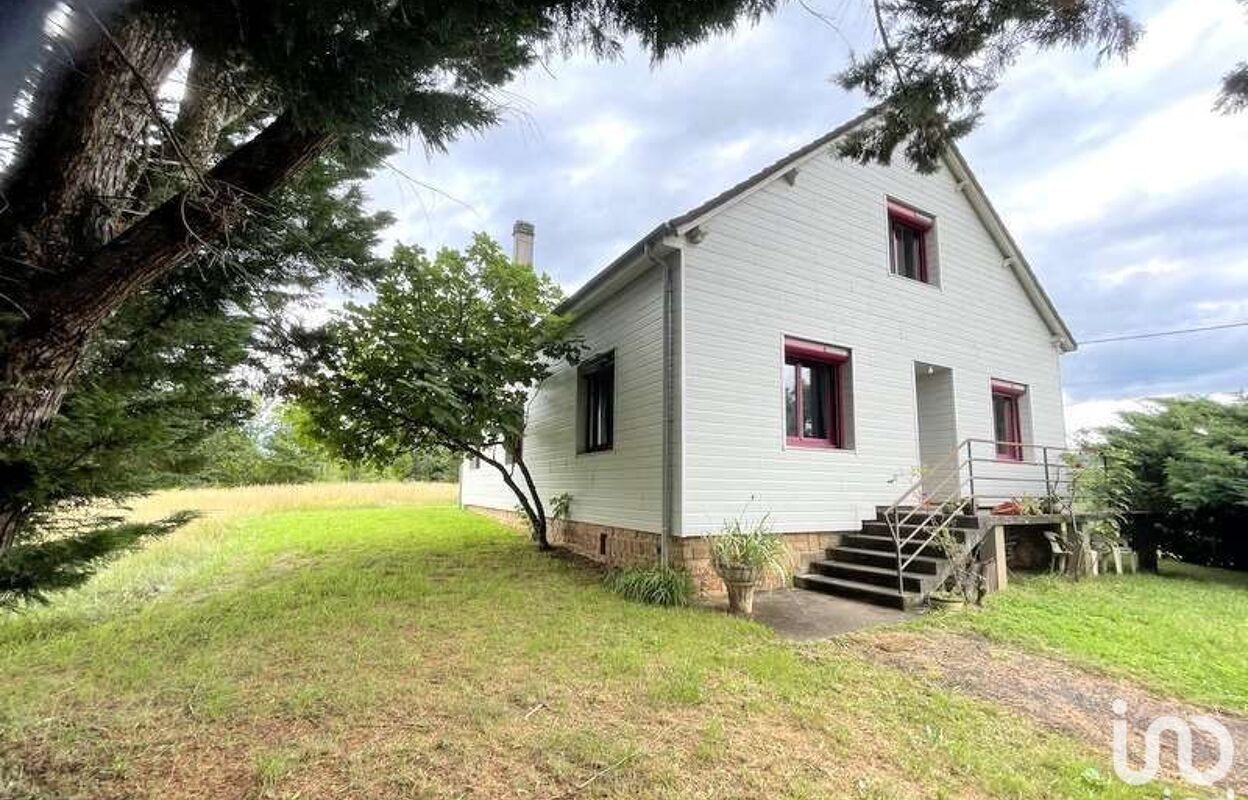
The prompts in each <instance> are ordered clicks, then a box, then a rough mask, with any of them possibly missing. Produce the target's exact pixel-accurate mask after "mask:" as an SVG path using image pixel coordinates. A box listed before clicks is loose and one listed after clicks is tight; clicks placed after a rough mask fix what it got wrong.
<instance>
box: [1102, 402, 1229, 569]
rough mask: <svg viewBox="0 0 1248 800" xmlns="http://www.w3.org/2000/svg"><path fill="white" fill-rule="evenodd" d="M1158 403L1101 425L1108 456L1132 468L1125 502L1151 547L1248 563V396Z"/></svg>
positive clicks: (1190, 557) (1217, 561) (1207, 560)
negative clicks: (1138, 518)
mask: <svg viewBox="0 0 1248 800" xmlns="http://www.w3.org/2000/svg"><path fill="white" fill-rule="evenodd" d="M1153 406H1154V407H1153V408H1152V409H1150V410H1147V411H1130V412H1125V413H1123V414H1122V415H1121V418H1122V422H1121V423H1120V424H1118V425H1114V426H1110V427H1107V428H1103V429H1102V430H1101V431H1100V434H1101V435H1102V436H1103V437H1104V439H1105V446H1104V452H1105V454H1106V457H1107V458H1108V459H1110V460H1111V461H1113V462H1117V463H1121V464H1123V465H1124V466H1125V467H1126V469H1127V470H1129V472H1130V473H1131V480H1130V481H1127V482H1124V483H1125V485H1126V487H1127V492H1128V494H1127V497H1126V498H1125V505H1126V506H1127V507H1128V508H1130V509H1132V510H1133V511H1136V512H1140V513H1142V514H1143V515H1145V516H1144V518H1143V519H1142V520H1141V523H1142V525H1143V526H1144V530H1145V532H1146V533H1150V534H1152V537H1151V538H1152V539H1153V541H1152V542H1150V547H1151V546H1152V545H1156V546H1158V547H1160V548H1161V549H1163V550H1165V551H1167V552H1170V553H1173V554H1175V555H1178V556H1179V557H1181V558H1183V559H1184V560H1185V561H1192V562H1194V563H1200V564H1207V565H1212V566H1222V567H1229V568H1232V569H1248V537H1246V536H1245V535H1244V533H1243V532H1244V530H1246V529H1248V397H1245V396H1242V395H1241V396H1239V397H1236V398H1234V399H1233V400H1232V401H1230V402H1226V403H1222V402H1218V401H1215V400H1211V399H1208V398H1166V399H1160V400H1154V401H1153ZM1138 530H1140V528H1138V527H1137V531H1138Z"/></svg>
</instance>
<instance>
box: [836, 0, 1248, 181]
mask: <svg viewBox="0 0 1248 800" xmlns="http://www.w3.org/2000/svg"><path fill="white" fill-rule="evenodd" d="M872 2H873V5H874V10H875V17H876V25H877V29H878V32H879V36H880V40H881V43H880V46H879V47H877V48H876V49H874V50H872V51H871V52H869V53H867V54H866V55H865V56H863V57H861V58H854V59H853V60H852V62H851V64H850V66H849V67H848V68H847V69H846V70H845V71H844V72H842V73H841V75H840V76H839V81H840V83H841V85H842V86H843V87H845V88H846V89H851V90H852V89H861V90H862V91H863V92H864V93H865V94H866V95H867V97H869V98H870V99H871V100H873V101H875V102H877V103H878V106H877V108H878V112H879V113H878V114H876V115H875V116H874V117H873V118H871V119H870V120H868V121H867V122H866V123H865V124H864V125H862V126H860V127H859V128H858V129H856V130H855V131H854V132H853V133H851V134H850V135H849V136H847V137H846V139H845V141H844V142H843V144H842V145H841V152H842V154H843V155H846V156H848V157H851V158H854V159H856V160H858V161H861V162H863V163H867V162H871V161H878V162H880V163H883V164H887V163H889V161H890V160H891V159H892V157H893V154H894V152H895V151H896V149H897V148H898V147H903V150H904V152H905V155H906V157H907V158H908V159H909V160H910V161H911V162H912V163H913V164H915V166H916V167H917V168H918V169H919V170H920V171H924V172H930V171H933V170H935V169H937V168H938V166H939V164H940V158H941V155H942V154H943V152H944V150H945V148H946V147H947V146H948V145H949V144H950V143H951V142H953V141H954V140H956V139H958V138H960V137H962V136H965V135H966V134H968V133H969V132H970V131H971V130H972V129H974V127H975V125H976V124H977V123H978V122H979V119H980V116H981V113H980V109H981V106H982V104H983V101H984V99H985V98H986V97H987V96H988V94H989V93H991V92H992V90H993V89H995V88H996V85H997V81H998V79H999V78H1000V76H1001V74H1002V73H1003V72H1004V71H1005V70H1006V69H1008V68H1009V67H1010V66H1011V65H1012V64H1013V63H1014V61H1015V60H1016V59H1017V58H1018V56H1019V55H1020V54H1021V53H1022V52H1023V51H1024V50H1026V49H1028V48H1033V47H1034V48H1039V49H1051V48H1056V47H1076V48H1081V47H1086V46H1093V47H1095V48H1096V49H1097V55H1098V58H1099V59H1108V58H1123V57H1126V55H1127V53H1129V52H1130V50H1131V49H1132V47H1134V45H1135V43H1136V41H1137V40H1138V39H1139V36H1140V30H1141V29H1140V26H1139V24H1138V23H1136V22H1135V21H1134V20H1133V19H1132V18H1131V17H1130V16H1129V15H1128V14H1127V13H1126V12H1124V11H1123V9H1122V7H1123V2H1122V0H1066V1H1064V2H1058V1H1057V0H957V1H956V2H945V1H944V0H872ZM1245 2H1248V0H1245ZM1246 107H1248V62H1242V63H1240V64H1239V65H1238V66H1236V67H1235V68H1234V69H1232V70H1231V71H1230V72H1229V73H1228V74H1227V75H1226V76H1225V78H1224V80H1223V83H1222V93H1221V96H1220V98H1219V100H1218V102H1217V105H1216V108H1217V109H1218V110H1221V111H1223V112H1225V113H1231V112H1235V111H1240V110H1243V109H1244V108H1246Z"/></svg>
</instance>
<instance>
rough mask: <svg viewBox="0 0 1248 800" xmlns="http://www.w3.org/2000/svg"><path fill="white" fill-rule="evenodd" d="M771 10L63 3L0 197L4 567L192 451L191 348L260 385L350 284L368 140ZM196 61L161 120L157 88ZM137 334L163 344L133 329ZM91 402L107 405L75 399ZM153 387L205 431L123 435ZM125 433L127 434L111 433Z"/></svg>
mask: <svg viewBox="0 0 1248 800" xmlns="http://www.w3.org/2000/svg"><path fill="white" fill-rule="evenodd" d="M773 2H774V0H694V1H693V2H686V3H680V4H671V3H666V2H659V0H641V2H635V1H634V0H629V2H623V0H605V2H575V0H558V1H555V0H526V1H525V2H520V3H519V4H517V3H515V2H497V1H496V0H481V1H480V2H459V1H458V0H457V1H456V2H442V3H433V4H429V3H423V2H422V3H417V2H414V0H385V1H384V2H383V1H381V0H302V2H300V3H298V4H297V13H292V9H293V8H294V6H292V5H291V4H290V3H288V2H283V1H279V0H250V1H249V2H246V3H239V2H236V0H130V2H121V1H120V0H119V1H118V2H114V3H111V4H109V3H74V4H68V5H65V4H61V5H60V8H61V9H62V10H63V11H65V12H66V13H65V16H64V21H63V28H64V29H65V31H66V33H65V34H64V35H62V36H60V37H59V40H58V41H57V42H55V43H51V46H49V47H45V48H42V49H41V52H42V53H43V56H42V61H40V62H39V63H35V64H32V65H31V72H30V73H29V75H30V84H31V86H30V88H31V95H32V97H33V101H32V103H31V104H30V107H31V109H32V110H31V113H30V114H29V115H28V116H26V117H24V118H23V119H22V122H21V124H20V130H19V137H18V146H17V149H16V151H15V156H14V159H13V161H12V163H11V164H10V165H9V166H8V169H7V171H6V173H5V174H4V175H3V181H2V185H0V478H3V480H0V558H4V557H5V555H4V554H5V553H6V552H7V551H9V550H10V549H11V548H12V547H14V546H15V545H16V544H18V543H19V542H22V541H29V542H32V543H34V542H36V541H42V540H43V538H44V535H45V533H46V531H45V530H44V529H43V528H41V527H40V526H41V525H46V524H47V523H48V522H49V521H50V520H51V518H52V512H53V511H54V510H55V508H57V507H62V506H64V505H65V504H66V503H69V504H75V503H76V504H80V505H81V504H84V503H86V502H87V501H88V500H89V499H90V498H92V497H96V496H101V495H107V494H110V493H111V494H117V493H121V492H123V487H127V490H137V488H138V487H140V486H141V485H151V482H152V480H153V479H154V478H153V476H152V475H151V474H148V473H146V472H143V471H144V470H146V469H147V468H148V465H149V462H148V461H146V460H145V457H143V458H139V457H136V458H134V459H133V464H134V465H135V466H134V469H136V470H139V473H136V474H141V476H142V479H141V480H140V479H138V478H137V477H136V478H135V479H133V480H132V479H131V476H129V475H127V474H124V472H125V470H126V469H129V468H130V466H131V463H132V462H131V460H129V457H127V458H125V459H123V458H122V456H121V454H122V453H123V452H124V450H125V448H126V447H127V446H130V444H133V445H134V447H135V450H134V452H138V451H148V450H152V449H156V446H157V443H158V442H161V441H164V442H165V443H166V446H165V450H166V453H171V452H190V451H191V449H193V448H191V449H183V448H184V447H186V448H190V446H191V445H192V444H193V441H192V439H193V438H195V437H198V438H200V439H202V437H203V436H206V435H207V434H208V432H209V431H210V430H211V429H212V427H213V424H206V423H211V421H212V420H213V419H214V418H215V415H217V414H218V413H219V409H218V410H210V409H211V407H214V406H216V405H217V404H225V402H226V398H225V395H226V394H229V392H230V391H232V390H231V389H230V388H229V387H228V386H227V385H226V384H227V383H228V381H226V380H225V379H224V377H223V376H227V375H230V374H232V373H231V369H232V367H231V368H229V369H227V368H226V362H225V360H224V358H223V357H222V358H215V359H211V360H210V361H209V364H210V365H211V366H212V370H211V372H212V375H211V376H209V375H208V374H207V373H204V374H203V375H202V376H201V377H200V378H196V381H198V382H199V385H200V389H203V390H204V391H202V392H201V391H199V390H195V391H190V390H189V389H187V387H186V386H183V385H181V384H180V383H179V382H178V380H179V379H177V378H174V377H170V376H171V374H172V373H176V372H178V371H179V370H183V369H193V366H194V365H193V364H190V363H189V361H190V359H191V358H192V357H193V355H194V353H195V352H196V350H197V349H199V348H203V347H207V348H209V349H214V350H219V351H220V354H221V355H222V356H224V354H225V353H226V343H227V340H229V339H230V337H233V336H236V335H242V334H241V333H240V331H241V329H242V327H246V326H250V333H248V334H247V335H246V347H244V348H241V349H238V350H235V351H231V355H230V357H231V358H235V359H236V360H237V364H246V363H249V362H250V363H252V366H258V367H260V369H261V370H262V371H263V370H265V369H267V363H266V362H263V361H260V362H255V361H254V358H255V356H256V355H257V353H258V352H260V351H261V349H262V348H269V349H270V350H280V349H285V337H286V333H287V332H286V331H285V330H283V329H282V328H281V326H279V325H276V324H275V320H277V319H280V311H281V309H282V308H283V307H284V305H285V303H287V302H289V300H290V299H291V293H292V291H293V292H295V293H298V292H299V291H306V289H307V288H308V287H309V286H312V285H315V283H316V282H318V281H320V280H324V279H325V278H326V277H328V276H332V277H334V278H335V279H340V280H343V281H345V282H347V283H351V282H352V281H355V280H357V279H366V278H365V277H364V276H366V274H367V273H368V271H369V269H371V268H372V267H374V266H376V265H377V262H375V260H373V259H372V258H371V256H370V255H369V249H370V248H371V241H370V240H369V235H370V231H372V230H373V229H374V228H375V226H376V223H377V221H378V220H377V218H376V217H370V216H369V215H367V214H364V213H363V212H362V211H360V210H359V195H358V190H355V193H354V194H353V193H352V191H351V190H348V191H346V192H343V191H340V190H341V189H342V187H343V181H349V180H351V178H350V177H349V175H350V174H351V173H352V172H354V171H358V170H361V169H363V170H367V169H369V168H371V167H374V166H376V165H377V164H378V163H379V162H380V160H381V158H382V157H384V155H385V154H386V153H387V152H389V146H388V145H382V144H380V141H382V140H389V139H391V138H393V137H395V136H398V135H405V134H414V135H416V136H418V137H419V138H420V139H421V140H422V141H423V142H424V143H425V145H426V146H428V147H430V148H434V149H436V148H440V147H444V146H445V145H446V143H447V142H449V141H450V140H451V139H453V138H454V137H455V136H456V135H458V134H460V133H462V132H465V131H471V130H479V129H481V128H484V127H486V126H488V125H490V124H492V123H494V122H495V121H496V120H497V119H498V118H499V117H500V115H501V114H502V113H503V111H504V108H503V107H502V106H501V105H500V104H499V103H498V101H497V100H496V98H495V97H494V96H493V95H492V93H491V92H492V90H493V89H494V88H496V87H500V86H502V85H504V84H505V83H506V82H507V81H508V80H510V79H511V78H512V77H513V76H514V75H515V74H517V72H518V71H519V70H521V69H523V68H525V67H527V66H529V65H530V64H532V63H534V62H535V61H536V60H537V59H538V58H540V57H541V56H542V55H543V54H544V53H547V52H549V51H551V50H555V49H559V48H563V49H572V48H585V49H588V50H589V51H591V52H593V53H594V54H596V55H598V56H603V57H606V56H610V55H612V54H614V53H615V52H616V51H617V50H618V40H619V39H620V38H621V37H623V36H627V35H635V36H637V37H638V38H639V39H640V40H641V41H642V42H643V43H644V45H645V46H647V47H648V48H649V50H650V52H651V53H653V55H654V56H655V58H661V57H663V56H665V55H667V54H669V53H671V52H675V51H678V50H680V49H681V48H683V47H685V46H687V45H689V44H691V43H694V42H696V41H699V40H701V39H703V38H705V37H706V36H707V35H709V34H711V33H714V32H718V31H724V30H728V29H730V28H731V27H732V26H733V25H734V24H735V23H736V21H737V20H738V19H741V18H750V17H757V16H758V15H760V14H762V13H764V12H767V11H769V10H770V9H771V8H772V5H773ZM52 5H53V4H50V3H44V7H45V8H50V7H51V6H52ZM105 8H110V9H112V10H113V12H114V13H112V14H106V13H105V11H104V9H105ZM188 53H189V54H190V56H191V64H190V72H189V75H188V78H187V81H186V87H185V88H186V92H185V95H184V97H183V98H182V101H181V102H180V103H179V104H178V105H177V108H176V112H174V113H169V110H168V109H165V108H164V107H163V106H162V105H161V104H160V101H159V99H158V97H157V94H156V89H157V87H159V86H161V85H162V84H163V83H164V82H165V81H166V80H167V79H168V78H169V77H170V76H171V75H172V74H173V71H174V69H175V67H176V65H177V64H178V63H179V62H180V60H181V59H182V58H183V57H185V56H186V55H187V54H188ZM292 181H294V182H295V183H294V184H293V185H292ZM299 181H302V184H300V183H299ZM318 181H321V185H320V187H319V189H318V186H317V185H316V184H317V182H318ZM305 201H306V202H305ZM331 223H332V224H331ZM353 248H354V249H355V253H354V255H353V254H351V253H350V252H348V251H350V250H352V249H353ZM175 299H176V301H175ZM130 315H134V317H133V318H130ZM145 315H146V316H149V318H151V319H155V320H158V321H159V322H160V324H159V325H158V326H157V330H158V333H156V334H155V335H157V336H158V337H162V338H160V339H159V340H158V341H154V342H149V341H148V339H147V337H148V335H149V334H148V332H147V331H145V330H144V329H143V328H142V327H141V326H136V325H134V324H133V319H137V318H139V317H143V316H145ZM151 315H154V316H151ZM127 319H129V320H130V321H127ZM175 330H177V331H179V333H177V334H176V337H183V336H189V337H192V338H186V339H183V338H176V337H175V334H174V331H175ZM163 337H168V338H163ZM194 337H200V338H194ZM121 352H129V353H130V354H132V355H136V357H138V355H141V356H142V357H143V358H144V359H145V362H144V364H143V365H142V367H139V366H138V365H135V366H134V370H135V371H132V372H128V373H126V375H125V376H124V378H118V379H116V381H117V382H116V383H114V382H113V381H114V379H113V378H112V377H110V376H109V375H108V371H109V370H117V369H121V366H119V365H118V364H117V363H114V362H111V361H110V360H109V358H108V357H106V356H105V355H100V354H106V353H113V354H114V355H115V354H116V353H121ZM240 353H245V355H240ZM140 376H142V380H139V377H140ZM101 379H102V380H103V383H102V384H101V383H99V381H100V380H101ZM209 384H212V387H211V391H208V390H209V388H210V387H209ZM106 385H112V386H113V387H114V389H115V391H116V392H117V394H115V395H114V396H112V397H111V398H110V399H108V400H104V399H102V398H100V399H99V400H98V403H94V402H88V399H87V396H86V394H83V395H82V396H81V397H80V398H79V399H78V400H75V399H74V396H75V393H76V392H83V393H92V392H94V393H98V392H99V391H103V389H102V388H101V387H102V386H106ZM154 390H160V391H165V390H167V391H168V393H169V397H181V398H183V399H184V400H187V399H189V398H191V397H199V398H201V399H202V400H203V401H204V402H205V403H207V405H206V406H201V409H209V410H203V413H200V414H199V416H198V420H199V421H198V423H195V422H193V420H192V418H191V417H190V416H187V417H185V418H178V417H176V416H161V415H160V414H159V413H156V412H155V411H153V412H152V413H151V414H148V415H146V416H141V417H135V416H133V415H134V413H135V411H136V409H137V408H143V409H154V408H155V404H153V403H151V402H146V403H145V402H144V401H143V399H142V398H143V397H144V396H145V395H147V394H151V393H153V391H154ZM210 395H211V400H210V399H209V398H210ZM234 399H235V400H237V399H238V397H237V393H235V396H234ZM100 404H102V405H103V406H106V407H108V408H109V409H111V411H110V414H111V416H109V415H105V414H103V413H102V412H100V411H98V410H97V405H100ZM63 406H64V408H63ZM221 407H222V408H223V407H224V406H223V405H221ZM220 413H224V412H220ZM121 416H127V417H133V418H132V419H127V421H126V422H125V430H126V432H125V433H123V432H122V430H123V428H122V427H118V426H116V425H113V423H112V422H111V421H110V420H114V421H115V420H117V419H120V417H121ZM141 419H142V420H146V422H144V423H142V424H140V420H141ZM178 419H181V421H178V422H174V420H178ZM162 420H165V421H167V422H168V424H167V425H165V424H164V423H162ZM97 423H98V424H97ZM162 425H164V428H163V432H161V433H160V434H159V435H158V436H155V437H148V438H144V437H145V436H146V434H142V433H141V431H152V432H155V431H157V430H158V429H162ZM145 426H146V427H145ZM67 438H68V439H72V440H74V441H75V442H78V443H79V444H82V445H83V446H84V447H86V449H87V450H89V451H90V453H92V454H99V453H102V452H106V451H107V452H112V453H114V457H112V458H110V459H98V460H97V459H96V458H95V457H94V456H91V457H86V456H84V457H83V459H82V460H81V461H79V462H76V463H77V466H78V467H79V469H80V474H79V477H78V479H77V480H78V483H77V484H76V485H71V482H69V481H68V480H62V479H61V478H58V477H56V476H55V475H54V474H53V473H52V472H51V470H53V469H54V467H53V466H51V465H53V464H55V463H58V461H64V460H67V459H70V458H72V455H71V454H70V453H69V451H65V452H60V451H58V449H57V448H60V447H63V446H65V440H66V439H67ZM136 439H141V441H136ZM105 443H107V444H105ZM128 443H129V444H128ZM88 467H91V468H92V469H93V470H94V471H90V474H88V471H89V470H88ZM103 541H104V540H103V539H101V540H98V543H103ZM71 549H72V548H71ZM65 552H69V550H66V551H65ZM75 552H77V553H78V554H79V555H81V556H83V557H88V555H87V554H89V553H98V552H100V550H98V549H96V550H93V549H90V548H82V549H79V550H77V551H75ZM91 558H93V559H94V558H95V556H91ZM36 561H37V560H36ZM36 561H29V560H28V563H36Z"/></svg>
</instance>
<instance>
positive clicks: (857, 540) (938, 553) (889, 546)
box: [828, 533, 945, 558]
mask: <svg viewBox="0 0 1248 800" xmlns="http://www.w3.org/2000/svg"><path fill="white" fill-rule="evenodd" d="M840 546H841V547H852V548H855V549H859V550H875V551H877V552H882V553H889V554H893V553H896V552H897V545H896V543H895V542H893V537H891V536H889V535H888V534H883V535H881V534H874V533H855V534H853V535H852V536H846V537H844V538H843V539H841V544H840ZM835 550H836V548H832V549H831V550H829V551H828V552H829V553H832V552H834V551H835ZM901 551H902V552H903V553H905V554H906V555H909V554H911V553H915V552H917V553H919V554H920V555H924V556H931V557H933V558H943V557H944V555H945V552H944V550H942V549H941V547H940V543H939V542H934V541H933V542H927V543H926V544H924V543H923V542H922V541H920V540H918V539H916V540H915V541H913V542H908V543H906V544H903V545H902V546H901Z"/></svg>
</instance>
